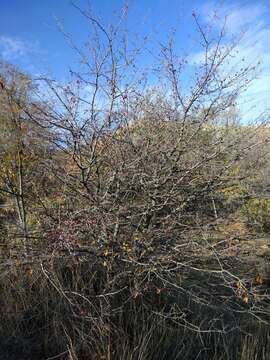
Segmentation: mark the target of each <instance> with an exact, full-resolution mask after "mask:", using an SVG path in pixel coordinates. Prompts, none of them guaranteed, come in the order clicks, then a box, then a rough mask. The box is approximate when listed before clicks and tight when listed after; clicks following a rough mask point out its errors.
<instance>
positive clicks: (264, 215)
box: [242, 199, 270, 231]
mask: <svg viewBox="0 0 270 360" xmlns="http://www.w3.org/2000/svg"><path fill="white" fill-rule="evenodd" d="M242 213H243V214H244V216H245V217H246V218H247V221H248V224H249V225H250V226H251V227H253V228H254V229H255V230H259V231H270V199H251V200H249V201H248V202H247V203H246V204H245V205H244V206H243V207H242Z"/></svg>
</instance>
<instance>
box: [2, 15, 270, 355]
mask: <svg viewBox="0 0 270 360" xmlns="http://www.w3.org/2000/svg"><path fill="white" fill-rule="evenodd" d="M77 10H79V11H80V12H81V14H82V17H83V18H84V20H86V21H87V22H88V24H89V26H90V28H91V30H90V34H89V39H90V40H88V42H87V44H86V45H85V47H83V48H79V47H78V46H77V45H76V44H75V43H74V42H73V40H72V37H71V36H70V35H69V34H67V33H65V32H64V30H63V29H61V31H62V32H63V34H64V36H65V37H66V39H67V41H68V42H69V44H70V46H71V47H72V48H73V49H74V51H75V52H76V53H77V55H78V57H79V60H80V66H78V67H77V69H73V70H71V71H70V81H69V82H68V83H67V84H60V83H59V82H57V81H55V80H54V79H51V78H49V77H45V76H43V77H40V78H38V79H33V78H31V77H30V76H27V75H25V74H23V73H21V72H20V71H18V70H17V69H15V68H14V67H13V66H12V65H9V64H5V63H2V64H1V79H2V80H1V87H0V104H1V107H0V121H1V122H0V129H1V135H0V157H1V163H0V204H1V205H0V206H1V208H0V211H1V212H0V216H1V217H0V225H1V233H0V238H1V243H2V253H1V254H2V258H3V260H2V265H1V272H2V275H1V276H2V279H1V290H2V294H5V296H3V295H1V298H0V301H1V309H2V310H1V319H2V320H3V321H5V324H6V326H4V327H3V333H1V337H2V338H3V339H4V337H5V336H6V334H9V335H8V336H7V339H6V340H3V341H2V340H1V341H2V343H3V344H5V346H6V347H7V348H8V349H9V346H10V345H9V344H10V341H11V340H10V339H13V338H12V335H11V334H12V333H13V334H14V333H15V334H16V335H15V336H16V339H17V340H18V339H19V340H18V348H19V349H21V347H23V346H24V345H22V343H23V344H28V345H29V344H32V342H33V341H34V340H33V339H36V338H38V339H41V337H42V336H43V340H42V341H41V340H39V344H38V345H37V346H36V347H35V351H37V354H40V353H38V352H42V353H43V354H45V355H48V356H49V355H51V356H52V355H57V356H58V358H67V357H68V356H69V358H70V359H76V358H82V359H83V358H84V356H85V358H86V357H87V356H88V358H89V356H92V357H91V358H93V359H94V358H100V359H101V358H104V359H105V358H106V359H118V358H119V359H133V358H134V359H135V358H136V359H148V358H149V359H153V358H156V357H155V351H156V349H159V350H158V351H160V353H159V355H158V356H159V358H168V356H169V354H170V356H171V358H181V359H183V358H184V356H186V358H190V356H193V355H192V354H195V353H196V355H198V357H197V358H200V356H201V358H205V357H203V356H206V355H205V354H206V353H207V352H206V353H205V351H207V350H206V348H207V346H209V342H210V343H211V341H212V340H213V338H214V339H215V344H216V345H215V346H216V350H215V351H216V353H215V354H216V355H215V356H217V358H219V359H221V358H222V357H221V354H220V353H219V351H220V348H221V347H222V345H221V344H220V341H221V340H220V339H221V338H222V339H223V340H224V337H223V335H224V334H227V337H228V339H229V338H230V341H233V337H234V335H233V334H234V331H236V329H238V330H239V328H240V329H242V330H246V327H249V326H250V324H252V326H255V325H254V323H255V322H258V323H259V324H266V323H267V321H268V315H269V314H268V310H267V301H268V298H267V296H264V297H263V299H261V298H259V297H258V296H256V285H262V279H261V278H260V276H259V277H258V276H257V278H256V279H254V280H251V279H253V277H254V276H255V275H256V269H250V268H249V265H248V264H245V263H243V259H242V258H241V253H239V254H238V253H237V252H233V246H232V242H231V240H232V239H231V238H223V239H221V240H220V239H218V240H216V241H213V239H212V238H211V236H210V235H209V234H210V233H211V226H212V227H213V226H215V224H217V223H219V222H220V221H224V220H228V219H231V218H232V217H233V216H236V215H235V214H239V211H240V212H241V211H242V212H243V211H246V213H245V214H248V216H249V220H250V221H251V220H252V221H253V222H254V223H255V225H256V224H257V223H258V222H259V224H260V225H261V230H263V231H267V230H268V225H269V223H267V220H265V219H266V218H267V214H268V212H269V213H270V206H269V204H268V202H267V200H264V199H261V198H260V199H259V200H258V196H259V195H263V194H264V190H265V188H266V185H267V168H266V164H267V161H268V160H267V153H268V152H267V151H268V141H269V137H268V131H269V130H268V127H267V123H266V121H265V119H264V118H263V117H262V118H260V119H259V120H260V122H258V123H257V124H255V122H254V123H253V124H251V125H248V124H246V123H244V124H241V121H240V119H238V118H237V99H238V97H239V96H240V95H241V93H242V92H243V91H245V90H246V88H247V86H248V85H249V83H250V82H251V81H252V79H253V77H254V71H255V66H254V64H252V65H244V66H243V67H241V68H240V67H239V64H238V62H237V55H236V54H237V46H238V44H239V41H241V39H236V38H235V39H233V40H231V41H230V42H228V39H227V37H226V33H225V24H224V26H223V27H222V28H221V30H220V33H219V34H218V36H214V35H213V32H211V27H210V26H203V25H202V24H201V23H200V19H199V17H198V16H197V15H196V14H193V17H194V24H195V26H196V29H197V30H198V34H199V43H198V44H199V45H200V47H201V49H200V51H201V54H202V55H201V56H200V58H201V60H200V62H199V63H198V64H197V65H191V63H190V62H191V61H192V60H191V58H190V56H189V55H187V54H178V53H177V52H176V46H175V44H176V39H175V38H174V37H173V36H171V37H170V38H169V39H168V42H167V43H166V44H162V45H160V48H159V51H158V52H155V54H153V59H152V64H153V66H152V68H150V67H149V66H148V68H147V69H144V70H143V69H142V65H141V61H140V59H141V57H140V56H143V55H145V54H146V52H147V53H148V49H150V46H149V44H148V39H144V40H143V41H141V42H139V41H138V42H137V45H132V41H130V38H129V36H128V33H127V31H126V30H125V27H124V24H125V16H126V12H124V15H123V17H121V18H120V19H119V21H118V22H117V24H116V25H112V26H110V27H108V28H107V27H106V28H105V26H103V24H102V22H101V21H99V20H98V19H97V18H95V17H93V16H92V14H91V13H89V12H87V11H84V10H81V9H77ZM138 44H139V45H138ZM149 52H150V51H149ZM148 56H150V55H149V54H148ZM234 56H236V60H235V61H232V58H233V57H234ZM191 69H192V72H193V74H192V76H191V77H190V82H189V86H190V87H189V88H188V89H187V86H185V76H186V74H187V73H190V71H191ZM258 194H259V195H258ZM254 198H256V201H257V202H256V201H255V202H254ZM256 206H257V207H256ZM267 206H268V207H267ZM243 209H244V210H243ZM254 209H255V210H254ZM258 209H259V210H258ZM253 210H254V211H253ZM252 211H253V212H252ZM256 211H257V213H256ZM258 211H261V212H262V213H263V215H262V216H264V222H263V221H262V220H260V219H258ZM263 211H264V212H263ZM259 220H260V221H259ZM257 225H258V224H257ZM209 229H210V230H209ZM232 253H233V255H234V256H233V257H232ZM11 298H12V300H11ZM242 318H244V322H243V320H242ZM246 319H248V321H247V322H246V323H245V320H246ZM241 321H242V322H241ZM14 323H16V324H17V328H16V331H14ZM44 326H45V327H46V330H45V333H46V335H45V336H44V335H41V334H42V331H43V330H42V329H44ZM238 330H237V331H238ZM25 332H27V336H26V337H25ZM185 332H186V333H187V334H189V333H190V332H191V333H193V334H195V335H194V336H195V338H196V339H198V341H197V340H196V341H195V340H194V343H193V348H192V346H191V343H188V341H187V340H183V339H185V337H183V334H184V333H185ZM52 334H54V335H52ZM228 334H232V336H231V337H230V336H229V335H228ZM39 336H40V337H39ZM180 338H181V339H182V340H181V341H182V342H181V341H180ZM195 338H194V339H195ZM21 339H23V341H21ZM211 339H212V340H211ZM234 339H235V338H234ZM20 341H21V342H20ZM31 341H32V342H31ZM234 341H236V340H234ZM245 341H246V340H245ZM207 344H208V345H207ZM211 344H212V343H211ZM228 344H229V340H228V343H227V345H226V346H227V347H226V346H225V345H224V344H223V345H224V346H225V348H226V351H225V352H224V348H222V349H223V350H222V351H223V353H222V356H225V357H224V358H232V357H230V351H231V349H230V347H229V345H228ZM238 345H239V344H237V346H238ZM3 346H4V345H3ZM25 346H26V345H25ZM239 346H240V345H239ZM255 347H256V346H255ZM172 349H173V350H172ZM256 349H257V348H256ZM19 351H21V350H19ZM243 351H244V350H243ZM256 351H257V350H256ZM263 351H264V350H263ZM89 354H91V355H89ZM213 354H214V352H213ZM243 354H244V352H243ZM37 356H38V355H37ZM39 356H40V355H39ZM162 356H163V357H162ZM209 356H210V355H209ZM213 356H214V355H213ZM226 356H227V357H226ZM243 356H245V355H243ZM250 356H252V355H250ZM55 358H56V357H55ZM213 358H215V357H213ZM245 358H247V357H245ZM262 358H263V357H262Z"/></svg>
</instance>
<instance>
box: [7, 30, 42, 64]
mask: <svg viewBox="0 0 270 360" xmlns="http://www.w3.org/2000/svg"><path fill="white" fill-rule="evenodd" d="M37 48H38V44H37V43H36V42H35V43H30V42H28V41H23V40H21V39H18V38H13V37H10V36H6V35H0V56H1V57H2V58H3V59H5V60H7V61H14V60H17V59H18V58H22V57H27V56H29V55H30V54H31V53H35V52H36V51H37Z"/></svg>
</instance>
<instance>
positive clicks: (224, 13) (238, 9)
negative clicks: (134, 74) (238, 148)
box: [191, 2, 270, 120]
mask: <svg viewBox="0 0 270 360" xmlns="http://www.w3.org/2000/svg"><path fill="white" fill-rule="evenodd" d="M201 14H202V16H203V19H204V20H205V21H207V22H209V21H212V24H213V26H214V30H216V31H218V30H220V28H221V26H223V24H224V18H225V17H226V31H227V38H228V39H229V38H230V37H231V36H232V35H237V34H239V33H241V32H242V31H243V37H242V38H241V40H240V42H239V45H238V47H237V50H238V54H237V56H236V57H235V58H234V59H233V60H232V61H233V62H234V63H237V62H241V61H240V60H241V59H244V60H245V61H244V64H254V65H255V64H256V63H257V62H258V61H260V63H261V64H260V66H259V67H258V75H257V77H256V79H254V80H253V82H252V84H251V86H250V87H249V88H248V90H247V91H246V92H245V93H244V94H243V95H242V96H241V97H240V99H239V107H240V110H241V113H242V115H243V117H244V118H245V119H247V120H251V119H252V118H256V117H258V116H259V115H260V114H261V113H263V112H265V111H267V110H269V108H270V106H269V97H270V47H269V38H270V12H269V9H267V8H266V7H265V6H263V5H262V4H259V3H255V4H252V3H250V4H246V5H244V6H243V5H241V4H240V3H239V2H233V3H232V4H231V6H230V5H228V3H226V4H225V5H223V6H220V7H215V6H214V4H213V3H212V2H209V3H206V4H204V5H203V6H202V8H201ZM201 59H202V53H195V54H193V56H192V59H191V60H192V61H193V62H198V61H200V60H201ZM228 66H232V63H231V64H228ZM225 71H226V69H225Z"/></svg>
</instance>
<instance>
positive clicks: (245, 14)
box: [0, 0, 270, 116]
mask: <svg viewBox="0 0 270 360" xmlns="http://www.w3.org/2000/svg"><path fill="white" fill-rule="evenodd" d="M75 2H76V4H78V5H80V6H81V7H87V6H88V2H87V1H86V0H85V1H84V0H77V1H75ZM90 3H91V7H92V9H93V10H94V12H95V13H96V14H97V15H98V16H100V17H101V18H102V20H103V22H104V23H105V24H106V23H109V22H110V21H111V19H112V17H113V16H114V11H116V12H117V11H118V12H119V11H120V9H121V8H122V6H123V1H120V0H93V1H91V2H90ZM214 9H218V11H219V14H220V15H221V16H223V15H227V16H228V22H227V24H228V25H227V26H228V30H229V32H232V33H237V32H239V31H240V30H241V29H242V28H246V30H247V32H246V35H245V38H244V39H243V40H242V42H241V44H240V53H241V56H245V57H246V59H247V60H248V61H256V60H257V59H259V60H261V61H262V65H261V68H260V74H259V76H258V79H256V80H255V81H254V83H253V85H252V86H251V88H250V89H249V91H248V92H247V93H246V94H245V96H244V97H243V98H242V99H241V107H242V111H243V112H248V111H251V112H252V114H254V116H255V115H256V114H257V113H259V112H261V111H263V110H264V109H266V108H267V107H269V100H268V99H269V96H270V45H269V40H268V39H269V38H270V11H269V10H270V2H269V0H261V1H260V0H255V1H254V0H252V1H251V0H239V1H237V0H234V1H228V0H225V1H223V4H222V5H220V2H215V3H214V2H212V1H202V0H201V1H200V0H170V1H168V0H167V1H166V0H133V1H130V2H129V20H128V27H129V30H130V31H131V32H133V33H135V32H137V33H139V34H141V35H142V34H150V35H151V36H152V38H153V39H156V40H157V39H160V40H161V41H162V40H163V39H165V37H166V36H167V34H168V30H169V29H170V28H171V27H172V26H176V27H179V26H181V29H183V30H181V32H180V35H179V38H178V42H179V44H178V45H179V48H184V49H186V48H188V47H189V45H190V41H189V39H190V38H189V37H188V36H187V35H190V36H191V37H192V36H194V35H195V34H194V26H193V20H192V15H191V14H192V11H193V10H195V11H196V13H198V14H199V15H200V18H201V19H202V21H204V20H206V19H207V17H208V15H209V14H211V13H212V12H213V10H214ZM56 18H58V19H59V20H60V21H61V22H63V24H64V27H65V30H66V31H68V32H69V33H71V34H72V35H73V37H74V39H75V41H77V42H78V43H82V42H83V41H84V39H86V36H87V23H86V22H85V21H84V19H82V17H81V15H79V13H78V12H77V11H76V10H75V9H74V8H73V7H72V5H71V3H70V1H69V0H24V1H22V0H1V12H0V57H1V58H3V59H4V60H7V61H9V62H11V63H14V64H16V65H18V66H19V67H21V68H22V69H24V70H25V71H27V72H29V73H32V74H40V73H43V72H46V73H50V74H52V75H53V76H54V77H55V78H58V79H64V78H65V76H66V75H67V74H68V69H69V67H70V66H73V64H74V63H75V62H76V58H75V56H74V53H73V51H72V50H71V49H70V47H69V46H68V45H67V43H66V42H65V40H64V38H63V35H62V34H61V33H60V32H59V31H58V30H57V26H56ZM218 25H219V24H216V27H217V29H218ZM192 52H193V54H192V56H194V57H196V56H197V57H198V56H199V54H198V53H196V48H193V49H192ZM145 60H146V61H147V59H145ZM255 105H256V106H257V110H255V109H254V106H255Z"/></svg>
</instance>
